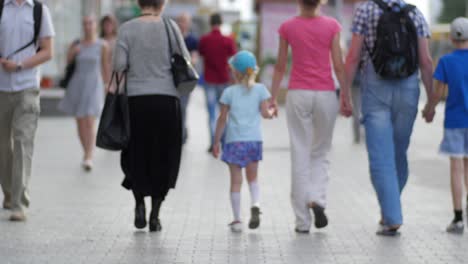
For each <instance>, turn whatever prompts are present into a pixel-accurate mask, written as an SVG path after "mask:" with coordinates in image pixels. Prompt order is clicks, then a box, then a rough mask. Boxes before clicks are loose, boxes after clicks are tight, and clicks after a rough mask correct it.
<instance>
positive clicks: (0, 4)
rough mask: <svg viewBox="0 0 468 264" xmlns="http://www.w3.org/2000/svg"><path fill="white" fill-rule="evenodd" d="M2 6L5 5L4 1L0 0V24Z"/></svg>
mask: <svg viewBox="0 0 468 264" xmlns="http://www.w3.org/2000/svg"><path fill="white" fill-rule="evenodd" d="M4 4H5V0H0V22H1V21H2V15H3V5H4Z"/></svg>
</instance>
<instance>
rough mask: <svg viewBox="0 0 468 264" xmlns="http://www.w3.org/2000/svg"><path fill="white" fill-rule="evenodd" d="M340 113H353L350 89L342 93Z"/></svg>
mask: <svg viewBox="0 0 468 264" xmlns="http://www.w3.org/2000/svg"><path fill="white" fill-rule="evenodd" d="M340 113H341V115H343V116H344V117H350V116H352V115H353V106H352V104H351V98H350V96H349V89H347V90H344V91H342V92H341V93H340Z"/></svg>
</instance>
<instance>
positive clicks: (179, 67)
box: [163, 18, 200, 96]
mask: <svg viewBox="0 0 468 264" xmlns="http://www.w3.org/2000/svg"><path fill="white" fill-rule="evenodd" d="M163 21H164V26H165V28H166V33H167V38H168V41H169V52H170V55H171V72H172V77H173V79H174V85H175V87H176V89H177V90H178V91H179V93H180V95H182V96H184V95H188V94H190V93H191V92H192V91H193V89H195V87H196V86H197V83H198V79H199V78H200V77H199V76H198V73H197V71H196V70H195V68H194V67H193V65H192V63H191V62H190V59H189V58H186V57H185V56H184V52H183V49H182V44H181V43H180V40H179V37H178V36H177V34H176V33H175V32H174V28H173V26H172V23H171V21H170V20H169V19H166V18H164V19H163ZM171 36H173V37H174V38H175V39H176V42H177V46H178V51H174V49H173V47H172V38H171Z"/></svg>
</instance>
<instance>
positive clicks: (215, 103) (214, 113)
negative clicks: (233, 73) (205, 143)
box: [204, 83, 228, 145]
mask: <svg viewBox="0 0 468 264" xmlns="http://www.w3.org/2000/svg"><path fill="white" fill-rule="evenodd" d="M227 86H228V84H210V83H205V85H204V88H205V96H206V108H207V110H208V127H209V129H210V143H211V145H213V143H214V136H215V130H216V118H217V117H218V112H219V99H220V98H221V95H222V94H223V92H224V89H226V87H227Z"/></svg>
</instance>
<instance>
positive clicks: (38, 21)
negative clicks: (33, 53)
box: [0, 0, 42, 58]
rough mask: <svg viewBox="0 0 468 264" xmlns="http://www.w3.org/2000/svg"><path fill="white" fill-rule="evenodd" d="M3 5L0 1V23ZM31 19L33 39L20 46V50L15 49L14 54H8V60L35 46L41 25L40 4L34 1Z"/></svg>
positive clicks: (1, 0)
mask: <svg viewBox="0 0 468 264" xmlns="http://www.w3.org/2000/svg"><path fill="white" fill-rule="evenodd" d="M4 4H5V0H0V22H1V20H2V14H3V6H4ZM33 17H34V37H33V39H32V40H31V41H30V42H28V43H27V44H25V45H24V46H22V47H21V48H19V49H17V50H16V51H15V52H13V53H12V54H8V56H7V57H6V58H9V57H11V56H13V55H15V54H18V53H19V52H21V51H23V50H25V49H26V48H28V47H29V46H31V45H36V44H37V40H38V38H39V32H40V31H41V23H42V3H41V2H39V1H36V0H34V8H33Z"/></svg>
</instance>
